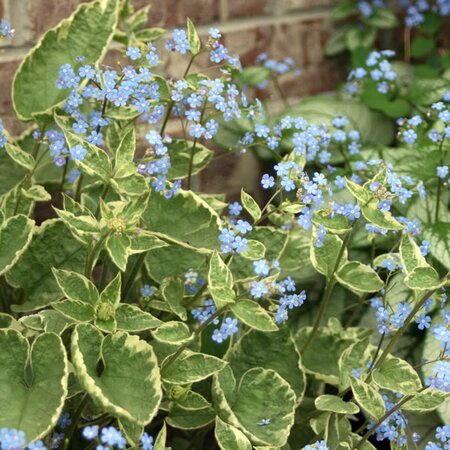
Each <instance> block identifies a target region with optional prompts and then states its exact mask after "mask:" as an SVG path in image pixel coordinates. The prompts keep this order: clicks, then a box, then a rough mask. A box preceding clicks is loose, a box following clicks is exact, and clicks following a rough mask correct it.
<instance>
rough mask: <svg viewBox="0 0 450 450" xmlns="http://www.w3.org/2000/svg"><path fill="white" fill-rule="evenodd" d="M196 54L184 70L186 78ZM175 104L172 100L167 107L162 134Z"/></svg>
mask: <svg viewBox="0 0 450 450" xmlns="http://www.w3.org/2000/svg"><path fill="white" fill-rule="evenodd" d="M194 59H195V56H194V55H192V56H191V59H190V60H189V63H188V65H187V67H186V70H185V71H184V74H183V78H186V76H187V74H188V73H189V70H190V69H191V66H192V63H193V62H194ZM174 106H175V102H174V101H173V100H170V102H169V105H168V107H167V112H166V115H165V117H164V121H163V124H162V126H161V132H160V135H161V136H162V135H163V134H164V131H165V129H166V126H167V123H168V122H169V117H170V113H171V112H172V109H173V107H174Z"/></svg>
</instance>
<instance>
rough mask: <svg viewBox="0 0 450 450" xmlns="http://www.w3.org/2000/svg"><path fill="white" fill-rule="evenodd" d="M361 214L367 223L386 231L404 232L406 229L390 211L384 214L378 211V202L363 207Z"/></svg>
mask: <svg viewBox="0 0 450 450" xmlns="http://www.w3.org/2000/svg"><path fill="white" fill-rule="evenodd" d="M360 206H361V213H362V215H363V216H364V218H365V219H366V220H367V222H369V223H371V224H373V225H375V226H377V227H379V228H383V229H385V230H402V229H403V228H404V227H403V225H402V224H400V223H399V222H398V221H397V220H396V219H394V217H393V216H392V214H391V213H390V212H389V211H388V212H385V213H383V212H382V211H380V210H379V209H378V202H375V203H374V202H370V203H369V204H368V205H361V204H360Z"/></svg>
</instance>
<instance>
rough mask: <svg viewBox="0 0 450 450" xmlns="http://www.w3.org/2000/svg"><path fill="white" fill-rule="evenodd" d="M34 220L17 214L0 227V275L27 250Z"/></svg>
mask: <svg viewBox="0 0 450 450" xmlns="http://www.w3.org/2000/svg"><path fill="white" fill-rule="evenodd" d="M33 230H34V220H31V219H29V218H28V217H26V216H24V215H22V214H19V215H17V216H14V217H11V218H9V219H8V220H6V221H5V222H3V224H2V225H1V227H0V275H3V274H4V273H6V272H8V270H10V269H11V268H12V267H13V266H14V264H16V262H17V261H18V260H19V258H20V257H21V255H22V254H23V253H24V252H25V251H26V249H27V248H28V246H29V244H30V242H31V239H32V237H33Z"/></svg>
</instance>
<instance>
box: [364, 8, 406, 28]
mask: <svg viewBox="0 0 450 450" xmlns="http://www.w3.org/2000/svg"><path fill="white" fill-rule="evenodd" d="M366 22H367V23H369V24H370V25H372V26H374V27H377V28H394V27H396V26H397V25H398V19H397V16H396V15H395V14H394V13H393V12H392V11H391V10H390V9H388V8H384V7H381V8H373V14H372V15H371V16H370V17H367V18H366Z"/></svg>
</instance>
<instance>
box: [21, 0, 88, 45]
mask: <svg viewBox="0 0 450 450" xmlns="http://www.w3.org/2000/svg"><path fill="white" fill-rule="evenodd" d="M81 3H85V1H83V0H64V1H61V0H32V1H30V2H29V7H28V17H29V20H30V28H31V33H32V36H33V38H35V39H36V38H39V37H40V36H41V35H42V34H44V33H45V32H46V31H47V30H48V29H49V28H52V27H54V26H55V25H57V24H58V23H59V22H61V20H63V19H65V18H66V17H68V16H70V14H72V12H73V11H75V9H76V8H77V7H78V5H80V4H81Z"/></svg>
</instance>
